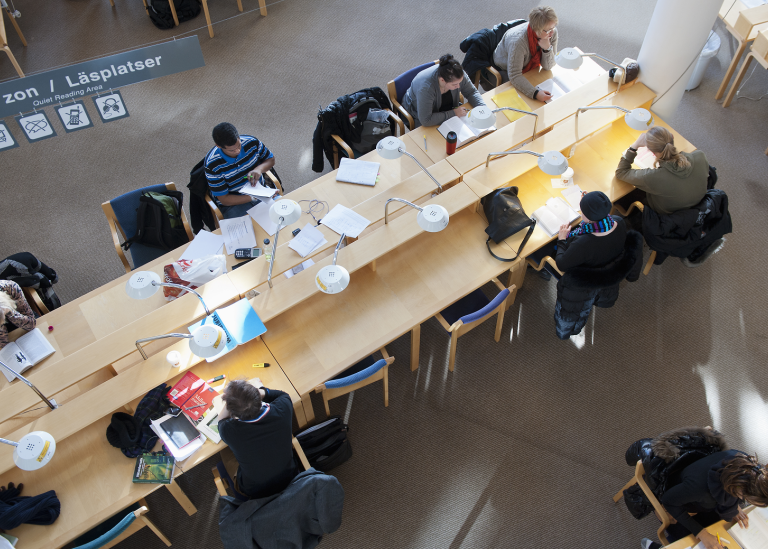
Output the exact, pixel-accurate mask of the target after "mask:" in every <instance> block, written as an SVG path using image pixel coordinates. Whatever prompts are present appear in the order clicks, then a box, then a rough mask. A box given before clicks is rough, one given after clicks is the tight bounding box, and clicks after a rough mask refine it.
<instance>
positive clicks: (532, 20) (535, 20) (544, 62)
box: [493, 6, 557, 101]
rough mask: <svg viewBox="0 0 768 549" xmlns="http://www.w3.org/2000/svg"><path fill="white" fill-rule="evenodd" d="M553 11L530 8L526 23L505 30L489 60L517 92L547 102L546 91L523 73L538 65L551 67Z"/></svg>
mask: <svg viewBox="0 0 768 549" xmlns="http://www.w3.org/2000/svg"><path fill="white" fill-rule="evenodd" d="M556 26H557V14H555V10H554V9H552V8H550V7H547V6H543V7H538V8H534V9H533V10H532V11H531V13H530V14H529V15H528V24H522V25H517V26H515V27H512V28H511V29H509V30H508V31H507V32H506V33H505V34H504V36H503V37H502V39H501V41H499V44H498V45H497V46H496V50H495V51H494V53H493V63H494V64H495V65H496V67H497V68H498V69H499V72H500V73H501V77H502V80H503V81H504V82H507V81H511V82H512V85H513V86H515V88H516V89H517V91H518V92H520V93H523V94H525V95H526V96H528V97H530V98H532V99H537V100H539V101H549V100H550V99H551V98H552V96H551V95H550V94H549V92H546V91H544V90H540V89H538V88H535V87H534V86H532V85H531V83H530V82H528V80H527V79H526V78H525V77H524V76H523V74H524V73H526V72H528V71H530V70H539V67H542V68H544V69H551V68H552V67H554V66H555V51H556V49H557V29H556V28H555V27H556Z"/></svg>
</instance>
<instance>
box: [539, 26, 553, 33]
mask: <svg viewBox="0 0 768 549" xmlns="http://www.w3.org/2000/svg"><path fill="white" fill-rule="evenodd" d="M555 29H557V27H552V28H551V29H544V30H542V31H541V32H543V33H544V34H552V33H553V32H555Z"/></svg>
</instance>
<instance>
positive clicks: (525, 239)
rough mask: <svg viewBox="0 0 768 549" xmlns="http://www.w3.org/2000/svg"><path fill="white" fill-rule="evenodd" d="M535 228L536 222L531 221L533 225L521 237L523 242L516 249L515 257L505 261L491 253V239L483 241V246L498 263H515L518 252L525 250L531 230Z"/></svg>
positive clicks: (518, 255)
mask: <svg viewBox="0 0 768 549" xmlns="http://www.w3.org/2000/svg"><path fill="white" fill-rule="evenodd" d="M535 228H536V220H535V219H534V220H533V223H531V224H530V225H529V226H528V232H527V233H525V237H523V241H522V242H521V243H520V247H519V248H518V249H517V253H516V254H515V257H513V258H511V259H507V258H505V257H499V256H497V255H496V254H495V253H493V251H491V237H490V236H489V237H488V239H487V240H486V241H485V245H486V246H487V247H488V253H490V254H491V255H492V256H493V257H495V258H496V259H498V260H499V261H515V260H516V259H517V258H518V257H520V252H522V251H523V248H525V245H526V244H527V243H528V239H530V238H531V235H532V234H533V229H535Z"/></svg>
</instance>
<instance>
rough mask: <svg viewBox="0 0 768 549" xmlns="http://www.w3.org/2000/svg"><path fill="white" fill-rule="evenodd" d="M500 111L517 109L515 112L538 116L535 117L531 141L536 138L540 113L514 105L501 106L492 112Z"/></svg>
mask: <svg viewBox="0 0 768 549" xmlns="http://www.w3.org/2000/svg"><path fill="white" fill-rule="evenodd" d="M499 111H515V112H521V113H523V114H530V115H531V116H535V117H536V118H534V119H533V136H532V137H531V141H533V140H534V139H536V126H537V125H538V123H539V115H538V114H536V113H535V112H531V111H524V110H522V109H515V108H512V107H499V108H498V109H493V110H492V111H491V112H499Z"/></svg>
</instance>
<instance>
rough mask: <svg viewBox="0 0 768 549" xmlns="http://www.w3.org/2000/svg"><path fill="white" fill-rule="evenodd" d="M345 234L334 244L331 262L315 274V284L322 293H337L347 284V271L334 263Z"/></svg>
mask: <svg viewBox="0 0 768 549" xmlns="http://www.w3.org/2000/svg"><path fill="white" fill-rule="evenodd" d="M346 236H347V235H346V234H342V235H341V238H339V243H338V244H336V249H335V250H334V251H333V263H332V264H330V265H326V266H325V267H323V268H322V269H320V271H318V273H317V276H315V284H316V285H317V287H318V288H319V289H320V291H321V292H323V293H326V294H338V293H339V292H341V291H343V290H344V288H346V287H347V286H349V271H348V270H346V269H345V268H344V267H342V266H341V265H336V259H337V257H338V255H339V249H340V248H341V243H342V242H344V238H345V237H346Z"/></svg>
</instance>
